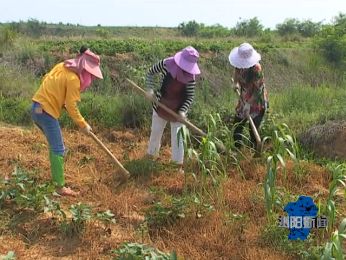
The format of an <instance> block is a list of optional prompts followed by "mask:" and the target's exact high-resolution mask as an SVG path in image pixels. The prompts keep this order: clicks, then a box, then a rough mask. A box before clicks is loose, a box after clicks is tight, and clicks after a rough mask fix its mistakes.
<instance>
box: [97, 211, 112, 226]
mask: <svg viewBox="0 0 346 260" xmlns="http://www.w3.org/2000/svg"><path fill="white" fill-rule="evenodd" d="M114 216H115V215H114V214H113V213H112V212H111V211H110V210H109V209H108V210H106V211H101V212H97V213H96V219H97V220H99V221H101V222H103V223H105V224H110V223H115V218H114Z"/></svg>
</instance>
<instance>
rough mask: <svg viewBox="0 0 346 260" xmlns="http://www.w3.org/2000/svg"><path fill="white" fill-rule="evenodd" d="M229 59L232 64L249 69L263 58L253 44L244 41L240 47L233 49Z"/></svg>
mask: <svg viewBox="0 0 346 260" xmlns="http://www.w3.org/2000/svg"><path fill="white" fill-rule="evenodd" d="M228 59H229V62H230V63H231V65H232V66H234V67H236V68H239V69H247V68H250V67H252V66H254V65H255V64H257V63H258V62H259V61H260V60H261V55H260V54H259V53H258V52H257V51H256V50H255V49H254V48H253V47H252V46H251V44H249V43H247V42H244V43H242V44H240V46H239V47H235V48H233V49H232V51H231V53H230V54H229V57H228Z"/></svg>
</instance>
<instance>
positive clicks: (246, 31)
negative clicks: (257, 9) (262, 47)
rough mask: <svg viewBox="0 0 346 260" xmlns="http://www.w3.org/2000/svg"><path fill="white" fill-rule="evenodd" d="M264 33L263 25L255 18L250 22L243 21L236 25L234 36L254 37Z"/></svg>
mask: <svg viewBox="0 0 346 260" xmlns="http://www.w3.org/2000/svg"><path fill="white" fill-rule="evenodd" d="M262 32H263V25H262V24H261V23H260V21H259V20H258V19H257V17H254V18H252V19H250V20H243V21H240V22H238V23H237V24H236V26H235V28H234V34H235V35H238V36H247V37H253V36H258V35H260V34H261V33H262Z"/></svg>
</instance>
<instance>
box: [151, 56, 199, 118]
mask: <svg viewBox="0 0 346 260" xmlns="http://www.w3.org/2000/svg"><path fill="white" fill-rule="evenodd" d="M159 73H161V75H162V79H161V88H160V89H159V90H158V91H156V97H157V99H158V101H160V99H161V96H162V90H163V86H162V82H163V79H164V77H165V76H167V74H168V71H167V68H166V66H165V64H164V60H161V61H159V62H158V63H156V64H154V65H153V66H152V67H151V68H150V69H149V71H148V73H147V77H146V86H147V88H149V89H153V90H154V91H155V82H154V76H155V74H159ZM195 86H196V81H195V80H192V81H190V82H188V83H187V84H186V89H185V100H184V102H183V104H182V106H181V107H180V108H179V112H184V113H187V111H188V110H189V108H190V106H191V104H192V102H193V100H194V97H195ZM153 108H154V109H155V110H157V107H156V105H155V104H153Z"/></svg>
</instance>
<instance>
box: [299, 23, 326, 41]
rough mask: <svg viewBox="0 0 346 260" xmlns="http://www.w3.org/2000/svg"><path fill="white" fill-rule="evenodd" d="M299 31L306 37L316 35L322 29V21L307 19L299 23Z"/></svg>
mask: <svg viewBox="0 0 346 260" xmlns="http://www.w3.org/2000/svg"><path fill="white" fill-rule="evenodd" d="M297 29H298V32H299V33H300V34H301V35H302V36H304V37H312V36H315V35H316V34H317V33H318V32H319V31H321V22H318V23H314V22H312V21H310V20H306V21H304V22H301V23H299V24H298V28H297Z"/></svg>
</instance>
